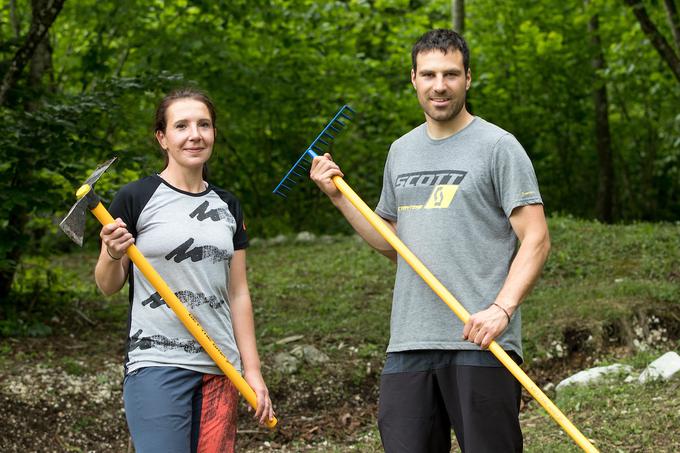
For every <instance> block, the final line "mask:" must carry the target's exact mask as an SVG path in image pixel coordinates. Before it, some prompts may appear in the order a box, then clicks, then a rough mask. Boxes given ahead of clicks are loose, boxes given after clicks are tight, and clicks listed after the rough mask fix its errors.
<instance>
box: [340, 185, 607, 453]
mask: <svg viewBox="0 0 680 453" xmlns="http://www.w3.org/2000/svg"><path fill="white" fill-rule="evenodd" d="M333 183H335V186H336V187H337V188H338V190H340V192H342V194H343V195H344V196H345V197H346V198H347V199H348V200H349V202H350V203H352V204H353V205H354V207H356V208H357V209H358V210H359V212H360V213H361V215H363V216H364V218H365V219H366V220H368V222H369V223H370V224H371V225H372V226H373V228H375V230H376V231H377V232H378V233H380V235H381V236H382V237H383V238H385V240H386V241H387V242H389V244H390V245H391V246H392V247H394V250H396V251H397V253H399V255H401V257H402V258H403V259H404V260H405V261H406V262H407V263H408V264H409V265H410V266H411V267H412V268H413V270H414V271H416V273H417V274H418V275H420V277H422V279H423V280H425V283H427V284H428V285H429V286H430V288H432V290H433V291H434V292H435V293H436V294H437V295H438V296H439V297H440V298H441V299H442V300H443V301H444V302H445V303H446V305H448V306H449V308H451V310H453V312H454V313H455V314H456V316H458V317H459V318H460V320H461V321H463V323H467V322H468V319H469V318H470V314H469V313H468V312H467V310H465V308H464V307H463V306H462V305H461V304H460V302H458V301H457V300H456V298H455V297H453V295H452V294H451V293H450V292H449V290H447V289H446V287H444V285H442V284H441V282H439V280H437V278H436V277H435V276H434V275H433V274H432V272H430V271H429V270H428V269H427V268H426V267H425V265H424V264H423V263H422V262H421V261H420V260H419V259H418V257H416V256H415V255H414V254H413V252H411V250H409V249H408V247H406V245H405V244H404V243H403V242H402V241H401V239H399V238H398V237H397V235H396V234H394V232H393V231H392V230H391V229H390V228H389V227H388V226H387V225H386V224H385V222H384V221H383V220H382V219H381V218H380V217H379V216H378V215H377V214H376V213H375V212H373V210H372V209H371V208H369V207H368V205H366V203H364V201H363V200H362V199H361V198H359V196H358V195H357V194H356V192H354V190H352V188H351V187H350V186H349V185H348V184H347V183H346V182H345V180H344V179H342V178H341V177H340V176H334V177H333ZM489 350H490V351H491V352H492V353H493V355H495V356H496V357H497V358H498V360H500V362H501V363H502V364H503V365H505V367H506V368H507V369H508V370H509V371H510V372H511V373H512V374H513V376H515V378H517V380H518V381H519V382H520V384H522V385H523V386H524V388H526V389H527V391H528V392H529V393H530V394H531V396H533V397H534V399H536V401H538V402H539V403H540V404H541V406H543V408H544V409H545V410H546V411H548V413H549V414H550V416H551V417H552V418H553V419H555V421H556V422H557V423H558V424H559V425H560V426H561V427H562V429H564V431H565V432H566V433H567V434H569V436H571V438H572V439H574V442H576V443H577V444H578V446H579V447H581V448H582V449H583V450H584V451H586V452H588V453H596V452H597V451H598V450H597V449H596V448H595V447H594V446H593V444H592V443H590V441H589V440H588V439H587V438H586V437H585V436H584V435H583V434H581V432H580V431H579V430H578V429H577V428H576V427H575V426H574V425H573V424H572V423H571V422H570V421H569V419H568V418H567V417H566V416H565V415H564V414H563V413H562V412H561V411H560V410H559V409H558V407H557V406H555V404H554V403H553V402H552V401H550V398H548V397H547V396H546V395H545V393H543V391H541V389H540V388H538V386H537V385H536V384H534V382H533V381H532V380H531V379H530V378H529V376H527V375H526V373H525V372H524V371H522V369H521V368H520V367H519V366H518V365H517V364H516V363H515V361H514V360H512V359H511V358H510V356H509V355H508V354H507V353H506V352H505V351H504V350H503V348H501V347H500V345H499V344H498V343H496V342H495V341H493V342H492V343H491V345H489Z"/></svg>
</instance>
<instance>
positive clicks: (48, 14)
mask: <svg viewBox="0 0 680 453" xmlns="http://www.w3.org/2000/svg"><path fill="white" fill-rule="evenodd" d="M65 1H66V0H52V1H48V3H47V5H46V7H45V8H44V9H43V10H42V11H40V12H38V14H34V17H35V19H36V20H35V21H34V22H32V23H31V28H30V30H29V31H28V36H26V41H25V42H24V44H23V45H22V46H21V47H20V48H19V50H17V52H16V54H14V58H13V59H12V63H10V66H9V69H8V70H7V72H6V73H5V76H4V78H3V80H2V85H0V106H1V105H3V104H4V103H5V102H6V101H7V95H8V93H9V91H10V90H11V89H12V88H14V86H15V85H16V83H17V81H18V80H19V76H20V75H21V72H22V71H23V69H24V68H25V67H26V65H27V64H28V62H29V61H30V60H31V58H32V57H33V54H34V53H35V50H36V48H37V47H38V45H39V44H40V42H41V41H42V40H43V38H44V37H45V35H46V34H47V31H48V30H49V29H50V27H51V26H52V24H53V23H54V21H55V20H56V18H57V16H58V15H59V12H60V11H61V8H62V7H63V6H64V2H65Z"/></svg>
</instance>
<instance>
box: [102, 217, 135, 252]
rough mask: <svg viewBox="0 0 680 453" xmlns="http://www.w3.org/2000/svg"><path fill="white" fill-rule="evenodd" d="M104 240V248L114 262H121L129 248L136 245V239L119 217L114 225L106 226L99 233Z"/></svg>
mask: <svg viewBox="0 0 680 453" xmlns="http://www.w3.org/2000/svg"><path fill="white" fill-rule="evenodd" d="M99 237H100V238H101V239H102V247H106V251H107V252H108V255H109V257H110V258H111V259H112V260H119V259H121V258H122V257H123V256H124V255H125V251H126V250H127V248H128V247H130V246H131V245H132V244H134V243H135V238H134V237H132V234H131V233H130V232H129V231H128V230H127V225H125V222H123V220H122V219H121V218H120V217H118V218H117V219H116V220H115V221H114V223H109V224H108V225H104V226H103V227H102V229H101V232H100V233H99Z"/></svg>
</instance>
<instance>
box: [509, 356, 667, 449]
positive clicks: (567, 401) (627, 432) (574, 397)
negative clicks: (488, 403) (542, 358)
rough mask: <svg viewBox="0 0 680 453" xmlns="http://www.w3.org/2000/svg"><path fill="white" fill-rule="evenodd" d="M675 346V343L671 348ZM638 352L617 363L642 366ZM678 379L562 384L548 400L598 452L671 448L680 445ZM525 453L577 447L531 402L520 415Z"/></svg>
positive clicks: (646, 360)
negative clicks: (575, 384)
mask: <svg viewBox="0 0 680 453" xmlns="http://www.w3.org/2000/svg"><path fill="white" fill-rule="evenodd" d="M677 346H678V345H676V347H677ZM658 355H659V354H658V353H656V354H649V353H642V354H639V355H637V356H635V357H633V358H630V359H628V360H623V361H621V362H623V363H626V362H627V363H632V364H635V365H638V364H639V365H642V366H641V367H636V371H637V372H638V373H639V372H640V371H642V369H643V367H644V366H646V365H647V364H648V363H649V361H650V359H651V358H652V356H654V358H656V356H658ZM679 392H680V378H675V379H673V380H671V381H669V382H650V383H647V384H639V383H638V382H637V381H634V382H631V383H626V382H623V380H622V379H620V378H619V379H618V380H613V381H609V382H607V383H605V384H600V385H592V386H588V387H568V388H566V389H564V390H563V391H561V392H560V393H559V394H558V395H557V397H555V398H554V399H553V401H554V402H555V404H557V406H558V407H559V408H560V410H562V412H564V414H565V415H566V416H567V417H568V418H569V419H570V420H571V421H572V422H573V423H574V425H576V427H577V428H578V429H579V430H581V432H582V433H583V434H584V435H585V436H586V437H588V438H589V439H591V441H592V442H593V443H594V445H595V446H596V447H597V448H598V449H599V450H600V451H608V452H643V451H654V452H668V453H670V452H676V451H678V448H679V447H680V441H679V440H678V436H677V434H678V426H680V399H679V398H678V393H679ZM521 422H522V428H523V431H524V435H525V444H526V445H527V448H526V451H527V452H536V453H538V452H546V453H547V452H550V453H561V452H565V453H566V452H579V451H581V449H580V448H578V446H577V445H576V444H575V443H574V442H573V441H572V440H571V439H570V438H569V437H568V436H567V435H566V434H565V433H564V432H563V431H562V430H561V428H560V427H559V426H558V425H557V424H556V423H555V422H554V421H553V419H552V418H550V416H549V415H548V413H547V412H545V410H543V408H541V407H539V406H538V404H537V403H536V402H531V403H530V404H529V408H528V410H527V411H525V412H524V413H523V414H522V416H521Z"/></svg>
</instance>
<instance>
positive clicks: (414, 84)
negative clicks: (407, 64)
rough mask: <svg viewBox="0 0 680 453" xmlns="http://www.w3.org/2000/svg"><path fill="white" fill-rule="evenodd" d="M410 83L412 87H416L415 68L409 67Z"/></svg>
mask: <svg viewBox="0 0 680 453" xmlns="http://www.w3.org/2000/svg"><path fill="white" fill-rule="evenodd" d="M411 85H413V88H415V87H416V70H415V69H413V68H411Z"/></svg>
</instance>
